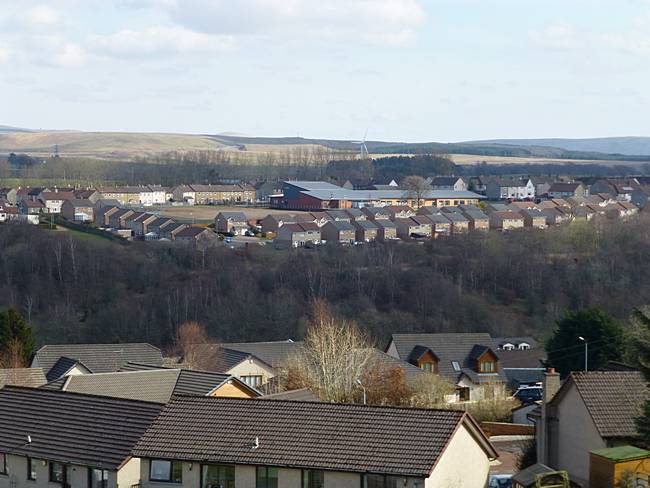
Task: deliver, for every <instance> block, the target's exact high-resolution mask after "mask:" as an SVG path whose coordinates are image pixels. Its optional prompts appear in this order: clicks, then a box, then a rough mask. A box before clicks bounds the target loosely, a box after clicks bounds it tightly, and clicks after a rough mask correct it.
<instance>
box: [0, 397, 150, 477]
mask: <svg viewBox="0 0 650 488" xmlns="http://www.w3.org/2000/svg"><path fill="white" fill-rule="evenodd" d="M161 407H162V406H161V405H159V404H156V403H150V402H141V401H133V400H124V399H117V398H109V397H99V396H89V395H79V394H70V393H66V392H61V391H52V390H47V389H36V388H17V387H12V386H6V387H4V388H3V389H1V390H0V488H35V487H43V488H48V487H56V486H59V487H66V486H70V487H75V488H76V487H89V488H118V487H120V488H123V487H131V486H134V485H136V484H138V483H139V481H140V470H141V466H140V459H137V458H134V457H132V456H131V450H132V449H133V446H134V444H135V443H136V442H137V441H138V440H139V439H140V438H141V437H142V435H143V434H144V431H145V429H146V428H147V427H148V426H149V425H150V424H151V422H152V421H153V420H154V419H155V418H156V417H157V416H158V414H159V413H160V410H161Z"/></svg>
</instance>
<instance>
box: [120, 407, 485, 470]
mask: <svg viewBox="0 0 650 488" xmlns="http://www.w3.org/2000/svg"><path fill="white" fill-rule="evenodd" d="M461 423H463V425H465V426H466V427H468V428H470V429H471V430H472V431H473V432H475V435H476V437H477V439H479V442H481V445H482V446H483V448H484V449H485V451H486V453H488V455H489V456H490V457H495V455H496V453H495V452H494V449H493V448H492V446H491V445H490V444H489V442H488V441H487V439H485V437H484V435H483V434H482V433H481V432H480V430H479V429H478V428H477V427H476V424H475V422H474V421H473V420H472V419H471V417H470V416H469V415H467V414H465V413H463V412H459V411H453V410H423V409H414V408H396V407H374V406H365V405H343V404H332V403H320V402H293V401H281V400H273V401H269V400H250V399H249V400H246V399H236V398H214V397H186V396H181V397H175V398H174V399H173V400H172V401H171V402H170V403H168V404H167V405H166V406H165V407H164V408H163V410H162V412H161V415H160V416H159V417H158V419H157V420H156V421H155V422H154V423H153V424H152V425H151V427H150V428H149V429H148V430H147V432H146V433H145V435H144V436H143V437H142V439H141V440H140V442H138V443H137V445H136V447H135V448H134V449H133V452H132V454H133V455H134V456H137V457H143V458H163V459H183V460H189V461H206V462H220V463H233V464H234V463H237V464H247V465H263V466H284V467H291V468H311V469H324V470H337V471H349V472H374V473H394V474H400V475H411V476H428V475H429V474H430V472H431V470H432V469H433V467H434V466H435V463H436V462H437V460H438V459H439V458H440V456H441V455H442V453H443V452H444V450H445V447H446V446H447V443H448V442H449V440H450V438H451V437H452V436H453V435H454V433H455V431H456V429H457V428H458V426H459V424H461ZM255 438H258V439H259V447H258V448H256V449H252V448H251V446H252V443H253V442H254V440H255Z"/></svg>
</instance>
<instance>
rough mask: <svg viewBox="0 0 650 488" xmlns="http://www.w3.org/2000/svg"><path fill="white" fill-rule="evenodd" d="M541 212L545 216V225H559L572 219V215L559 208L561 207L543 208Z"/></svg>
mask: <svg viewBox="0 0 650 488" xmlns="http://www.w3.org/2000/svg"><path fill="white" fill-rule="evenodd" d="M541 212H542V215H544V217H546V225H559V224H563V223H565V222H570V221H571V220H572V219H573V216H572V215H571V214H570V213H567V212H566V211H563V210H561V207H552V208H543V209H542V210H541Z"/></svg>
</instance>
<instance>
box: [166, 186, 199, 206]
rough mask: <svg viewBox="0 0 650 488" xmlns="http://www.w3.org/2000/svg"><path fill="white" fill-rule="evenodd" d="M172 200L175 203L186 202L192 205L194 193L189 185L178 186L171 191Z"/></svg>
mask: <svg viewBox="0 0 650 488" xmlns="http://www.w3.org/2000/svg"><path fill="white" fill-rule="evenodd" d="M172 198H173V199H174V201H175V202H186V203H189V204H190V205H194V203H195V201H196V192H195V191H194V189H193V188H192V187H191V186H189V185H178V186H176V187H174V188H173V189H172Z"/></svg>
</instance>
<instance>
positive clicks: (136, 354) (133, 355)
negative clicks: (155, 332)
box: [34, 343, 162, 379]
mask: <svg viewBox="0 0 650 488" xmlns="http://www.w3.org/2000/svg"><path fill="white" fill-rule="evenodd" d="M61 357H67V358H70V359H74V360H77V361H80V362H81V363H83V365H84V366H86V367H87V368H88V369H89V370H90V371H91V372H93V373H109V372H113V371H117V370H119V369H120V366H122V364H124V363H126V362H129V361H135V362H141V363H147V364H158V365H162V353H161V352H160V349H158V348H157V347H154V346H152V345H151V344H145V343H129V344H61V345H46V346H43V347H41V348H40V349H39V350H38V351H37V352H36V356H35V357H34V361H36V362H37V364H38V366H39V367H41V368H43V371H45V372H46V376H47V377H48V379H56V378H51V375H50V374H49V372H50V370H51V369H52V367H53V366H54V365H55V364H56V362H57V361H58V360H59V359H60V358H61Z"/></svg>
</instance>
